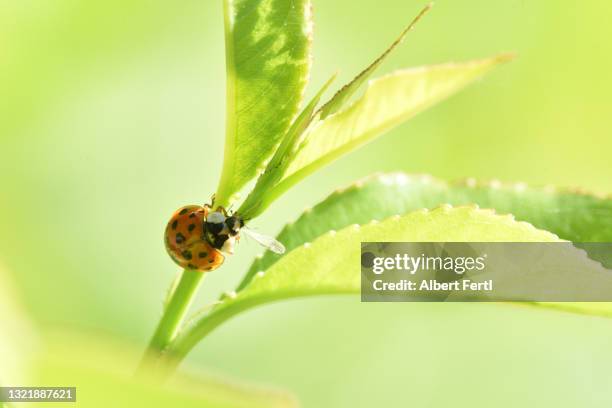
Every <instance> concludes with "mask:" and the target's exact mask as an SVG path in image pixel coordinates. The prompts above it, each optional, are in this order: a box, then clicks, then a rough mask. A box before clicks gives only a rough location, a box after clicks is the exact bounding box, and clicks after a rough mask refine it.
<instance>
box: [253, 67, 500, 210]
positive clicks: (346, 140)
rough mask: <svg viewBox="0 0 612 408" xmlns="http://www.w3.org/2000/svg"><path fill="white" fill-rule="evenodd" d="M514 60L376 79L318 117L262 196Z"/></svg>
mask: <svg viewBox="0 0 612 408" xmlns="http://www.w3.org/2000/svg"><path fill="white" fill-rule="evenodd" d="M509 58H510V56H508V55H499V56H496V57H493V58H488V59H483V60H476V61H470V62H464V63H457V64H443V65H434V66H427V67H420V68H411V69H405V70H401V71H397V72H395V73H392V74H389V75H387V76H384V77H382V78H379V79H376V80H374V81H372V83H371V84H370V86H369V87H368V88H367V90H366V92H365V94H364V95H363V96H362V97H361V98H360V99H358V100H357V101H356V102H354V103H353V104H352V105H351V106H349V107H348V108H346V109H344V110H342V111H340V112H338V113H335V114H333V115H330V116H329V117H327V118H326V119H324V120H321V121H316V120H315V121H313V123H312V125H311V126H310V129H308V130H307V131H306V132H305V134H304V136H303V141H302V143H301V144H300V146H299V147H298V149H297V150H296V151H295V152H293V153H292V154H291V157H290V158H289V160H290V162H291V164H290V165H289V166H288V168H287V170H286V174H285V176H284V179H283V180H282V181H281V182H280V183H278V184H277V185H276V186H275V187H274V188H272V189H269V190H268V191H267V192H266V194H265V196H264V197H263V198H262V199H263V200H264V201H267V202H272V201H273V200H275V199H276V198H278V197H279V196H280V195H281V194H282V193H284V192H285V191H286V190H287V189H289V188H290V187H291V186H293V185H294V184H296V183H297V182H298V181H300V180H302V179H303V178H304V177H306V176H308V175H309V174H311V173H312V172H314V171H316V170H318V169H319V168H321V167H323V166H325V165H327V164H329V163H331V162H332V161H334V160H336V159H337V158H339V157H340V156H342V155H344V154H346V153H348V152H350V151H351V150H354V149H356V148H357V147H359V146H361V145H363V144H365V143H367V142H369V141H371V140H373V139H374V138H376V137H378V136H380V135H382V134H383V133H385V132H386V131H388V130H390V129H392V128H393V127H395V126H397V125H399V124H401V123H402V122H405V121H406V120H408V119H410V118H411V117H413V116H414V115H416V114H417V113H419V112H421V111H423V110H425V109H427V108H428V107H430V106H432V105H434V104H436V103H437V102H439V101H441V100H443V99H445V98H448V97H449V96H451V95H452V94H454V93H456V92H457V91H459V90H460V89H462V88H463V87H465V86H466V85H467V84H469V83H470V82H472V81H473V80H475V79H476V78H478V77H480V76H482V75H484V74H485V73H486V72H488V71H490V70H491V69H492V68H494V67H495V66H497V65H498V64H500V63H502V62H504V61H507V60H509Z"/></svg>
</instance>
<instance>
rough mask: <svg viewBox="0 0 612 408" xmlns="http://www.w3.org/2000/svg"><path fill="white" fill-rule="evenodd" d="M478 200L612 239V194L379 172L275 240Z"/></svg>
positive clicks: (570, 234) (582, 238) (575, 235)
mask: <svg viewBox="0 0 612 408" xmlns="http://www.w3.org/2000/svg"><path fill="white" fill-rule="evenodd" d="M445 203H448V204H451V205H467V204H477V205H479V206H480V207H483V208H492V209H495V210H496V211H497V212H498V213H500V214H513V215H514V216H515V217H516V218H517V219H518V220H521V221H527V222H529V223H531V224H533V225H534V226H536V227H537V228H540V229H544V230H547V231H551V232H553V233H555V234H557V235H558V236H559V237H560V238H562V239H566V240H569V241H573V242H612V199H611V198H605V197H597V196H594V195H589V194H585V193H581V192H577V191H572V190H562V189H553V188H550V187H548V188H533V187H527V186H526V185H525V184H523V183H515V184H502V183H500V182H497V181H495V182H488V183H484V182H477V181H475V180H472V179H470V180H467V181H458V182H454V183H447V182H444V181H442V180H438V179H435V178H432V177H430V176H413V175H407V174H404V173H390V174H379V175H374V176H371V177H368V178H366V179H364V180H361V181H358V182H356V183H355V184H353V185H351V186H349V187H347V188H345V189H342V190H338V191H336V192H335V193H333V194H332V195H330V196H329V197H328V198H327V199H325V200H323V201H322V202H320V203H319V204H317V205H316V206H315V207H314V208H312V209H311V210H309V211H307V212H305V213H304V214H302V215H301V216H300V217H299V218H298V220H297V221H295V222H294V223H290V224H287V225H286V226H285V227H284V228H283V230H282V231H281V232H280V234H279V235H278V236H277V239H278V240H279V241H280V242H282V243H283V245H285V247H286V248H287V251H291V250H292V249H294V248H297V247H299V246H300V245H302V244H304V243H305V242H310V241H312V240H314V239H315V238H317V237H318V236H320V235H323V234H325V233H326V232H327V231H329V230H340V229H342V228H344V227H346V226H348V225H351V224H365V223H367V222H369V221H370V220H372V219H385V218H387V217H390V216H392V215H394V214H405V213H407V212H410V211H414V210H417V209H420V208H435V207H437V206H439V205H441V204H445ZM280 257H281V256H280V255H276V254H273V253H272V252H270V251H267V252H266V253H265V254H264V255H263V256H262V257H260V258H258V259H257V260H256V261H255V262H254V263H253V265H252V266H251V268H250V269H249V271H248V273H247V274H246V276H245V277H244V279H243V281H242V282H241V284H240V285H239V287H238V289H237V290H241V289H243V288H244V287H245V286H246V285H247V283H248V282H249V281H250V280H251V279H252V278H253V276H254V275H255V274H256V273H257V272H258V271H265V270H267V269H268V268H269V267H270V266H271V265H272V264H273V263H274V262H276V261H277V260H278V259H279V258H280Z"/></svg>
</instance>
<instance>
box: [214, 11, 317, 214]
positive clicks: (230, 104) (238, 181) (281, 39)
mask: <svg viewBox="0 0 612 408" xmlns="http://www.w3.org/2000/svg"><path fill="white" fill-rule="evenodd" d="M224 11H225V45H226V64H227V113H226V114H227V123H226V140H225V155H224V164H223V170H222V174H221V180H220V182H219V187H218V189H217V193H216V200H217V203H218V204H219V205H223V206H227V205H228V204H229V202H230V201H231V200H232V199H233V196H234V195H235V194H236V193H237V192H238V191H239V190H240V189H241V188H242V187H243V186H244V185H245V184H246V183H247V182H248V181H249V180H251V179H252V178H254V177H255V176H256V174H257V171H258V168H259V167H261V166H262V165H263V163H264V161H265V160H266V159H268V158H269V157H270V156H271V155H272V153H273V152H274V149H275V148H276V147H277V145H278V143H279V141H280V140H281V138H282V136H283V135H284V134H285V132H286V131H287V129H288V128H289V125H290V124H291V121H292V120H293V118H294V116H295V115H296V113H297V112H298V109H299V105H300V103H301V100H302V96H303V93H304V88H305V87H306V84H307V82H308V74H309V70H310V50H311V42H312V40H311V36H312V21H311V5H310V1H309V0H292V1H285V0H234V1H230V0H225V1H224Z"/></svg>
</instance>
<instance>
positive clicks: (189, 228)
mask: <svg viewBox="0 0 612 408" xmlns="http://www.w3.org/2000/svg"><path fill="white" fill-rule="evenodd" d="M195 227H196V225H195V224H189V226H188V227H187V230H188V231H189V232H192V231H193V230H194V229H195Z"/></svg>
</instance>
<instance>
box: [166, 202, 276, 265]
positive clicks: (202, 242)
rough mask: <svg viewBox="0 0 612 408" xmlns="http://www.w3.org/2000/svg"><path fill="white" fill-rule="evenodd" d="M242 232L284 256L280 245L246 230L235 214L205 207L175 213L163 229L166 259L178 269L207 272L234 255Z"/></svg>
mask: <svg viewBox="0 0 612 408" xmlns="http://www.w3.org/2000/svg"><path fill="white" fill-rule="evenodd" d="M241 231H245V232H246V233H247V234H248V235H249V236H250V237H252V238H253V239H255V241H257V242H258V243H260V244H261V245H263V246H265V247H267V248H268V249H270V250H272V251H273V252H276V253H281V254H282V253H284V252H285V247H284V246H283V245H282V244H281V243H280V242H278V241H276V240H275V239H273V238H270V237H267V236H265V235H261V234H259V233H256V232H254V231H252V230H250V229H248V228H246V227H245V225H244V220H243V219H242V218H241V217H240V216H238V215H237V214H234V215H231V216H229V215H228V214H227V212H226V211H225V209H224V208H223V207H218V208H217V209H216V210H214V211H213V210H212V208H211V206H210V205H208V204H205V205H203V206H200V205H188V206H185V207H181V208H179V209H178V210H176V211H175V212H174V214H172V217H171V218H170V221H168V225H167V226H166V231H165V234H164V242H165V245H166V251H167V252H168V255H170V257H171V258H172V260H173V261H174V262H175V263H177V264H178V265H179V266H181V267H183V268H189V269H194V270H198V271H202V272H210V271H213V270H215V269H217V268H218V267H219V266H221V265H222V264H223V262H224V261H225V255H231V254H233V253H234V246H235V243H236V242H238V241H239V240H240V232H241Z"/></svg>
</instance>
